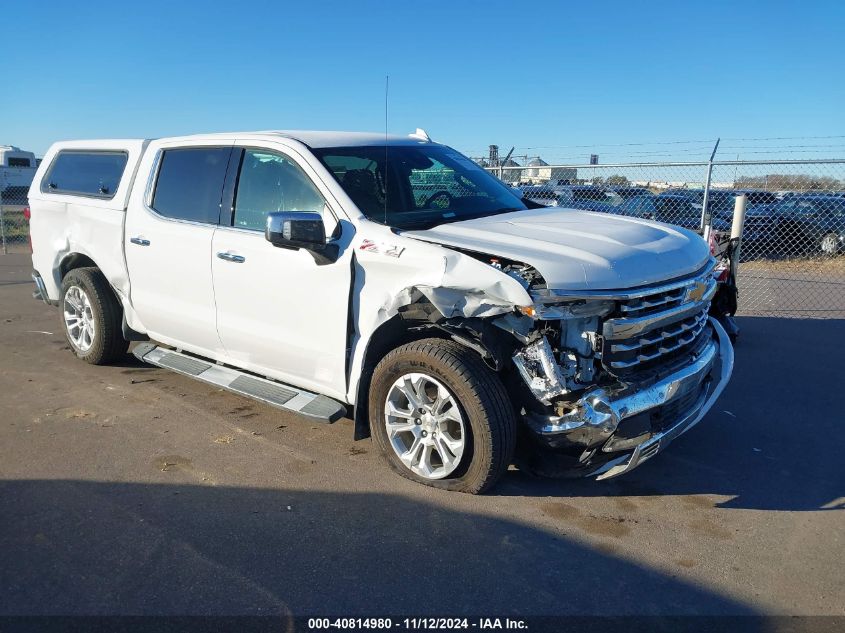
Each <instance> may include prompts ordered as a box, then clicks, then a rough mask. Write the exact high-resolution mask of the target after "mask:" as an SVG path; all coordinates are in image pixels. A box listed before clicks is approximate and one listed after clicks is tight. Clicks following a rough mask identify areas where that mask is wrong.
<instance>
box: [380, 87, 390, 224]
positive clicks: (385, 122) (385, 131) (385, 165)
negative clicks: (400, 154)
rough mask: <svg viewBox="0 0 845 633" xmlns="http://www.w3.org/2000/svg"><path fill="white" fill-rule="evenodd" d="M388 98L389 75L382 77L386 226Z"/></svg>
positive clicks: (385, 222)
mask: <svg viewBox="0 0 845 633" xmlns="http://www.w3.org/2000/svg"><path fill="white" fill-rule="evenodd" d="M389 97H390V75H385V76H384V173H383V174H382V178H383V179H384V225H385V226H387V120H388V119H387V115H388V104H389Z"/></svg>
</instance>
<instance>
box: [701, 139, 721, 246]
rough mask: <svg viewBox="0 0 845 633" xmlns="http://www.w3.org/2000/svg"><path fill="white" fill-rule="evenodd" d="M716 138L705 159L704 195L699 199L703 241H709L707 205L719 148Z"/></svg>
mask: <svg viewBox="0 0 845 633" xmlns="http://www.w3.org/2000/svg"><path fill="white" fill-rule="evenodd" d="M720 140H721V139H718V138H717V139H716V145H714V146H713V152H712V153H711V154H710V160H709V161H707V178H706V179H705V180H704V197H703V198H702V199H701V234H702V235H703V236H704V241H705V242H708V243H709V241H710V224H711V223H712V219H711V217H710V213H709V211H708V210H707V207H708V206H709V204H710V181H711V179H712V178H713V159H714V158H715V157H716V150H717V149H719V141H720Z"/></svg>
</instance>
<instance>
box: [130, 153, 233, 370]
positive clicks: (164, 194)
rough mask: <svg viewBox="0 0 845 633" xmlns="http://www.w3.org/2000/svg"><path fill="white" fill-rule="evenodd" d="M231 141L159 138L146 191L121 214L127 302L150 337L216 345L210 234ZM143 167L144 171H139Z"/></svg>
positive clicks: (208, 348) (208, 349) (198, 347)
mask: <svg viewBox="0 0 845 633" xmlns="http://www.w3.org/2000/svg"><path fill="white" fill-rule="evenodd" d="M231 153H232V143H231V142H226V141H224V142H220V141H219V140H215V141H213V142H211V141H210V142H207V143H192V144H191V145H190V146H184V145H179V144H178V143H176V142H171V143H165V144H163V145H161V146H159V148H158V151H157V153H156V154H155V157H154V161H155V162H154V164H153V166H152V170H151V173H152V176H151V181H150V183H149V185H148V188H147V191H146V194H145V195H144V196H143V198H142V197H141V196H133V198H132V200H131V201H130V207H129V209H128V213H127V217H126V230H125V240H126V244H125V248H126V264H127V268H128V270H129V279H130V282H131V285H130V288H131V300H132V305H133V307H134V309H135V311H136V313H137V316H138V317H139V319H140V321H141V323H142V324H143V326H144V328H145V329H146V330H147V332H148V333H149V335H150V337H151V338H154V339H156V340H158V341H161V342H163V343H168V344H170V345H175V346H177V347H180V348H184V349H186V350H189V351H193V352H197V353H202V354H206V355H211V356H219V355H220V353H221V352H222V350H221V345H220V339H219V337H218V335H217V327H216V306H215V303H214V288H213V286H212V279H211V241H212V236H213V235H214V231H215V230H216V228H217V225H218V223H219V218H220V204H221V197H222V192H223V185H224V182H225V179H226V170H227V169H228V166H229V158H230V155H231ZM142 173H143V172H142Z"/></svg>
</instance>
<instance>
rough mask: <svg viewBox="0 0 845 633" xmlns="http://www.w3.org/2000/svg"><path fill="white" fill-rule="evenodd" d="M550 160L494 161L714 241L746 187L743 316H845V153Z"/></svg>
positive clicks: (539, 199)
mask: <svg viewBox="0 0 845 633" xmlns="http://www.w3.org/2000/svg"><path fill="white" fill-rule="evenodd" d="M540 162H541V161H535V164H532V165H529V166H526V167H521V166H501V167H487V169H489V170H490V171H492V172H493V173H495V174H496V175H497V176H498V177H499V178H501V179H502V180H503V181H505V182H506V183H508V184H509V185H512V186H517V187H519V188H520V190H521V191H522V194H523V196H524V197H525V198H528V199H529V200H532V201H534V202H536V203H538V204H541V205H546V206H563V207H568V208H575V209H585V210H589V211H598V212H604V213H615V214H620V215H625V216H630V217H637V218H644V219H649V220H657V221H660V222H666V223H669V224H674V225H677V226H681V227H684V228H686V229H690V230H693V231H696V232H699V233H702V234H704V233H705V229H706V230H707V234H708V235H712V238H711V239H712V240H714V241H719V240H722V241H724V240H725V239H726V238H727V236H728V235H729V233H730V228H731V223H732V220H733V212H734V204H735V200H736V196H737V195H739V194H743V193H744V194H745V195H746V196H747V200H748V206H747V211H746V218H745V230H744V234H743V245H742V261H741V263H740V266H739V275H738V286H739V292H740V296H739V307H740V314H746V315H766V316H788V317H838V318H843V317H845V160H833V159H826V160H778V161H739V160H737V161H700V162H661V163H619V164H613V165H547V164H536V163H540ZM33 171H34V170H33ZM0 176H2V177H0V253H26V252H28V251H29V221H28V218H27V211H26V209H27V198H26V196H27V190H28V183H20V182H16V181H14V180H13V179H12V178H11V177H6V175H0Z"/></svg>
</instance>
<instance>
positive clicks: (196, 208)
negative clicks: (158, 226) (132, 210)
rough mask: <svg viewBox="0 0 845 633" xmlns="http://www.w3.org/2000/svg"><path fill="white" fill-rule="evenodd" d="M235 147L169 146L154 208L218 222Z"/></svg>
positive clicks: (190, 218)
mask: <svg viewBox="0 0 845 633" xmlns="http://www.w3.org/2000/svg"><path fill="white" fill-rule="evenodd" d="M231 153H232V148H231V147H191V148H184V149H183V148H179V149H166V150H164V151H163V152H162V156H161V164H160V166H159V170H158V178H157V179H156V186H155V193H154V194H153V200H152V208H153V209H154V210H155V211H156V213H158V214H159V215H163V216H164V217H167V218H173V219H175V220H188V221H190V222H201V223H204V224H217V223H218V221H219V220H220V200H221V196H222V194H223V183H224V182H225V180H226V169H227V168H228V165H229V156H230V154H231Z"/></svg>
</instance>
